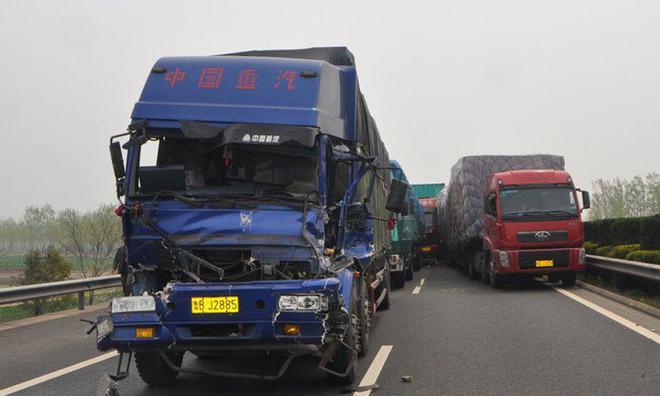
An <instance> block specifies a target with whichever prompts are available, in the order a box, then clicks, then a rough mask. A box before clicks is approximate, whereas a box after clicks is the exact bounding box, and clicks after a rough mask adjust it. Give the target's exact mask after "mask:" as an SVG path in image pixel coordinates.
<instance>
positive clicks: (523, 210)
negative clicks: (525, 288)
mask: <svg viewBox="0 0 660 396" xmlns="http://www.w3.org/2000/svg"><path fill="white" fill-rule="evenodd" d="M487 186H488V188H487V190H486V195H485V197H484V203H485V207H484V217H483V224H484V229H483V233H484V236H483V241H484V249H485V252H484V253H485V260H484V264H485V265H487V266H488V267H487V268H483V269H484V270H486V271H483V275H484V278H487V279H488V280H489V281H490V283H491V284H492V285H493V286H494V287H497V286H498V285H499V284H500V283H501V281H502V279H503V278H504V277H506V276H507V275H512V274H526V275H531V276H540V275H548V277H549V278H550V280H551V281H559V280H561V281H562V284H563V285H564V286H572V285H574V284H575V278H576V273H577V272H579V271H583V270H584V268H585V251H584V249H583V247H582V245H583V243H584V229H583V224H582V218H581V215H582V211H583V210H584V209H587V208H588V207H589V193H588V192H586V191H582V203H583V204H582V207H580V205H579V201H578V196H577V195H578V194H577V192H578V191H580V190H576V188H575V186H574V185H573V180H572V178H571V176H570V175H569V174H568V173H567V172H564V171H557V170H547V169H542V170H518V171H509V172H500V173H495V174H493V175H492V176H491V177H490V179H489V181H488V185H487Z"/></svg>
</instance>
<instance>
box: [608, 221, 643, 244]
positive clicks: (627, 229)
mask: <svg viewBox="0 0 660 396" xmlns="http://www.w3.org/2000/svg"><path fill="white" fill-rule="evenodd" d="M641 223H642V222H641V219H640V218H639V217H633V218H622V219H614V220H613V221H612V223H610V225H609V231H610V235H612V242H613V243H614V244H616V245H625V244H632V243H639V238H640V235H639V231H640V225H641Z"/></svg>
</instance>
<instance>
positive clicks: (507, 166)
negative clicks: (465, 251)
mask: <svg viewBox="0 0 660 396" xmlns="http://www.w3.org/2000/svg"><path fill="white" fill-rule="evenodd" d="M520 169H555V170H564V157H561V156H557V155H545V154H538V155H475V156H469V157H462V158H460V159H459V160H458V161H457V162H456V164H454V166H452V168H451V176H450V178H449V183H448V185H447V188H446V189H445V190H444V191H443V192H442V193H441V194H440V195H439V200H438V216H439V219H438V220H439V223H440V235H441V240H442V241H443V243H444V245H445V246H447V247H449V248H451V249H459V248H462V247H467V246H470V245H474V244H475V243H476V244H479V243H480V241H481V239H480V238H481V237H482V236H483V217H482V215H483V212H484V192H485V191H486V185H487V183H488V178H489V177H490V176H491V175H492V174H493V173H497V172H504V171H511V170H520Z"/></svg>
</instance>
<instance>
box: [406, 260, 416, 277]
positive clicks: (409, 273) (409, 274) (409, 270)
mask: <svg viewBox="0 0 660 396" xmlns="http://www.w3.org/2000/svg"><path fill="white" fill-rule="evenodd" d="M414 276H415V273H414V272H413V268H412V263H410V265H409V266H408V267H406V281H411V280H413V277H414Z"/></svg>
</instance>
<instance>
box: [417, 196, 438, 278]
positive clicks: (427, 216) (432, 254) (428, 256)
mask: <svg viewBox="0 0 660 396" xmlns="http://www.w3.org/2000/svg"><path fill="white" fill-rule="evenodd" d="M444 187H445V184H444V183H427V184H414V185H413V189H414V190H415V193H416V195H417V198H418V200H419V203H420V205H421V207H422V209H423V211H424V236H423V238H421V241H420V243H418V244H417V246H416V248H415V253H416V254H415V262H414V266H413V268H414V270H415V271H418V270H419V269H420V268H421V267H422V262H423V261H429V260H431V261H436V260H438V259H439V258H440V227H439V223H438V221H439V220H438V215H437V205H438V195H439V194H440V192H441V191H442V190H443V188H444Z"/></svg>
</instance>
